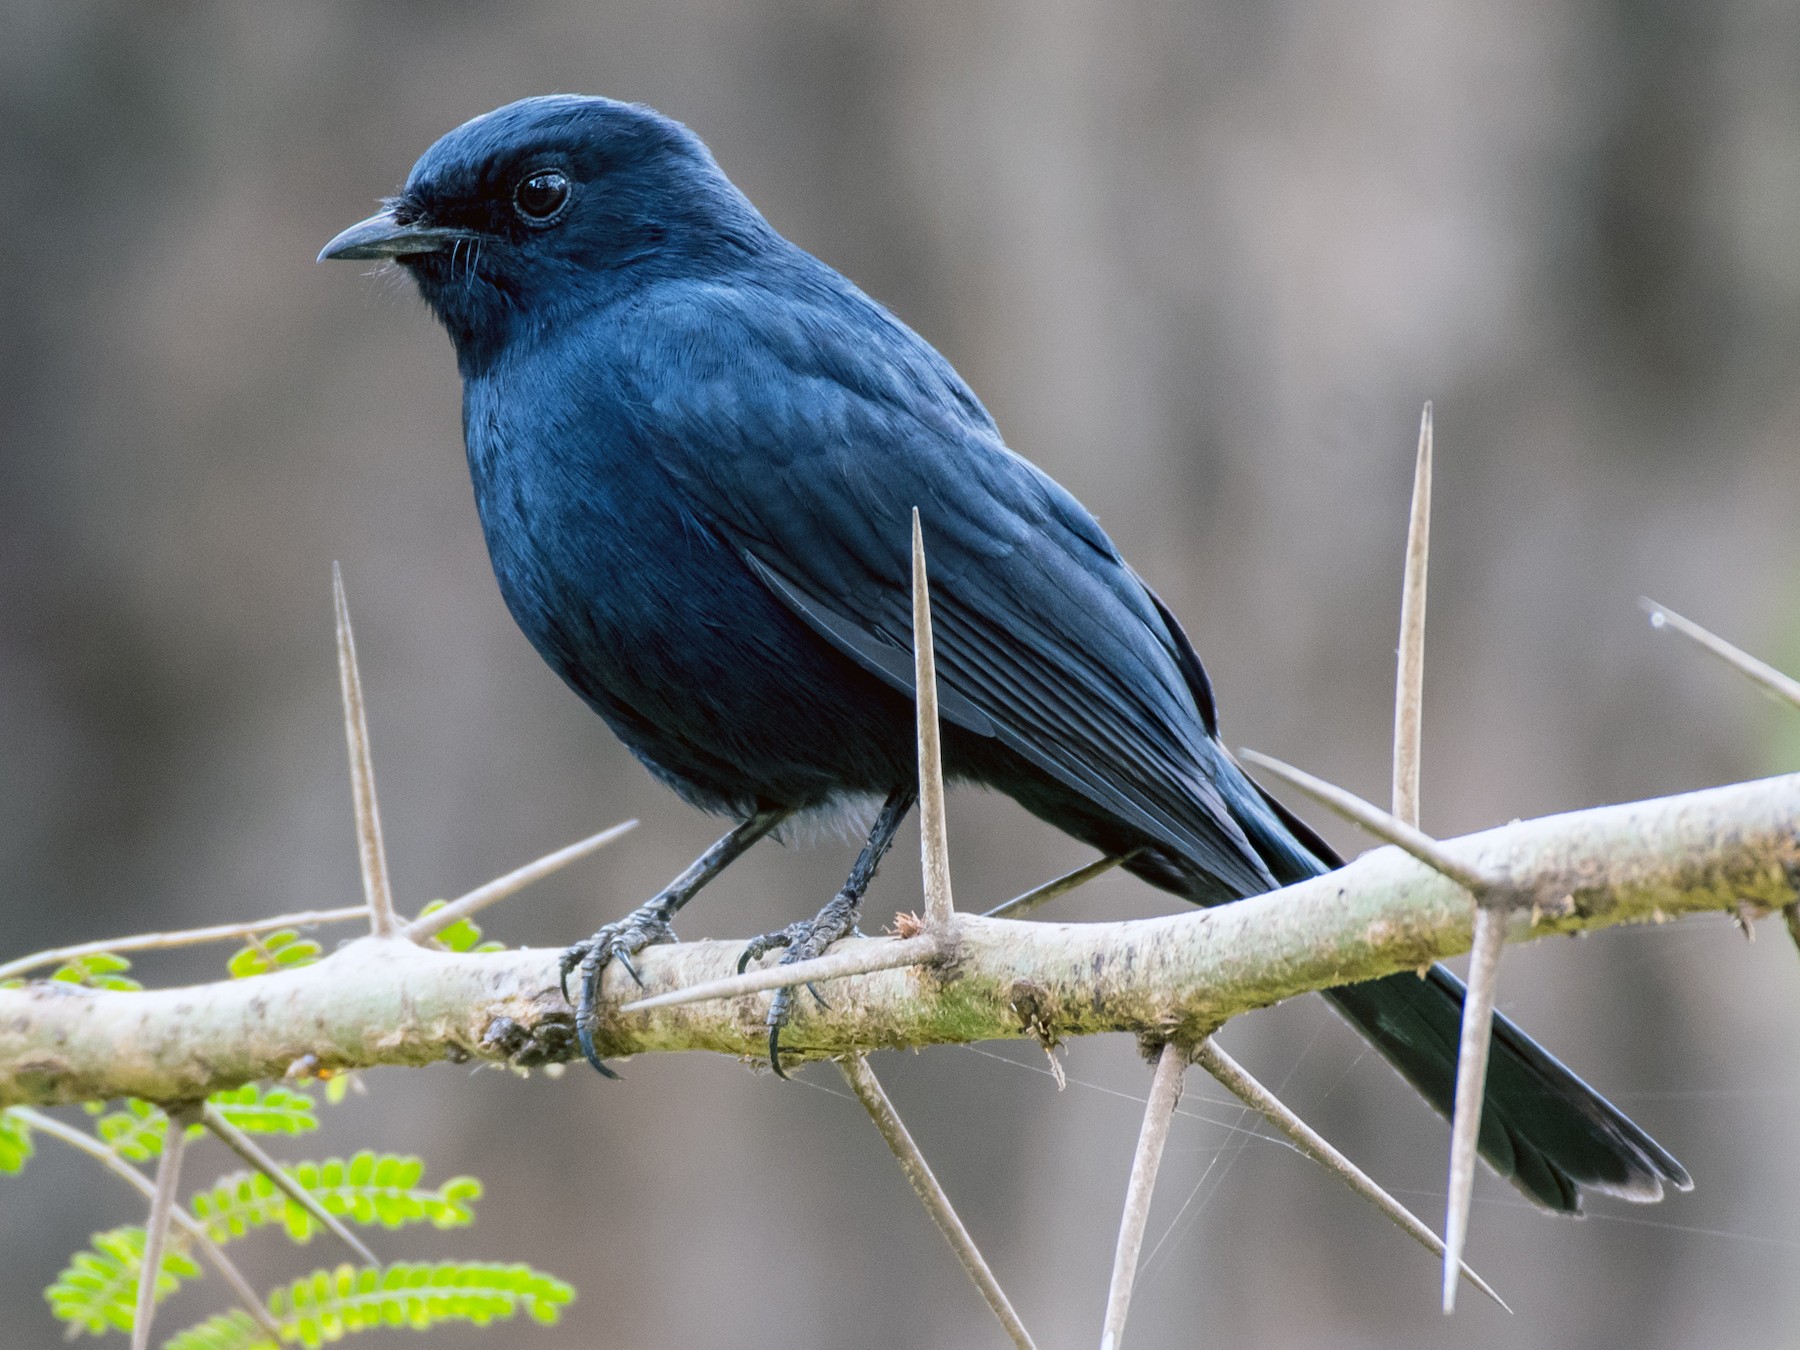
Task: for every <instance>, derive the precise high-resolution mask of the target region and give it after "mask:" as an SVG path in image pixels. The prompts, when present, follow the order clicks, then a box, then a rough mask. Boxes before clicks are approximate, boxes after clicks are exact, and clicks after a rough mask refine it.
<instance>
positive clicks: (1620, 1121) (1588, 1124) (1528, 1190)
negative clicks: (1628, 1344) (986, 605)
mask: <svg viewBox="0 0 1800 1350" xmlns="http://www.w3.org/2000/svg"><path fill="white" fill-rule="evenodd" d="M1257 791H1259V792H1260V789H1257ZM1261 795H1262V797H1263V800H1264V801H1266V802H1267V803H1268V804H1269V806H1270V808H1271V809H1272V810H1273V812H1274V813H1275V815H1276V817H1277V818H1278V819H1279V821H1280V823H1281V824H1282V825H1283V826H1285V827H1286V831H1285V834H1286V836H1287V837H1285V838H1268V839H1256V840H1254V842H1256V843H1257V845H1258V847H1259V851H1261V852H1263V853H1264V856H1265V860H1266V861H1267V862H1268V863H1269V866H1270V870H1271V871H1272V872H1274V874H1275V876H1276V877H1277V879H1278V880H1280V881H1281V882H1282V884H1283V885H1288V884H1291V883H1293V882H1296V881H1301V880H1304V879H1306V878H1307V877H1310V876H1317V875H1319V874H1321V873H1323V872H1327V871H1330V870H1331V869H1333V868H1336V867H1341V866H1342V865H1343V860H1342V859H1341V858H1340V857H1339V856H1338V855H1337V853H1336V852H1335V851H1334V850H1333V849H1332V848H1331V846H1330V845H1329V844H1327V843H1325V841H1324V840H1322V839H1320V838H1319V836H1318V835H1317V834H1315V833H1314V832H1313V831H1312V830H1311V829H1310V828H1309V827H1308V826H1307V825H1306V824H1305V822H1303V821H1301V820H1300V819H1299V818H1298V817H1296V816H1295V815H1293V814H1292V813H1291V812H1290V811H1288V810H1287V809H1286V808H1285V807H1283V806H1282V805H1281V804H1280V803H1279V802H1277V801H1275V799H1274V798H1272V797H1270V796H1269V795H1268V794H1267V793H1262V794H1261ZM1296 844H1298V845H1299V847H1295V845H1296ZM1139 863H1140V860H1139V859H1133V860H1132V862H1130V863H1127V864H1126V866H1127V867H1132V868H1133V870H1136V871H1138V872H1139V873H1140V875H1143V876H1144V877H1145V879H1146V880H1148V881H1151V882H1152V883H1154V884H1156V885H1159V886H1162V887H1165V888H1167V889H1171V890H1176V891H1177V892H1182V891H1183V890H1184V887H1183V885H1182V884H1181V883H1182V877H1181V875H1180V872H1179V870H1178V869H1176V868H1172V867H1171V866H1170V865H1169V860H1168V859H1167V857H1166V856H1160V857H1145V858H1143V859H1142V862H1141V865H1138V866H1134V864H1139ZM1193 887H1194V889H1195V890H1196V892H1200V891H1205V892H1206V894H1205V896H1204V900H1206V901H1209V900H1211V899H1212V898H1214V896H1215V894H1216V889H1215V888H1216V883H1212V882H1210V881H1208V882H1200V881H1199V880H1198V879H1196V881H1195V882H1194V883H1193ZM1190 898H1193V899H1196V900H1202V899H1203V897H1202V895H1201V894H1199V893H1196V894H1195V895H1193V896H1191V897H1190ZM1203 902H1204V901H1203ZM1325 997H1326V998H1327V999H1329V1000H1330V1001H1331V1004H1332V1006H1333V1007H1335V1008H1336V1009H1337V1010H1338V1012H1340V1013H1341V1014H1343V1016H1344V1018H1345V1019H1346V1020H1347V1021H1348V1022H1349V1023H1350V1024H1351V1025H1352V1026H1353V1027H1355V1028H1356V1029H1357V1031H1359V1032H1360V1033H1361V1034H1362V1035H1363V1036H1364V1037H1365V1038H1366V1039H1367V1040H1368V1041H1369V1043H1370V1044H1371V1045H1373V1046H1374V1047H1375V1048H1376V1049H1377V1050H1379V1051H1380V1052H1381V1054H1382V1057H1383V1058H1385V1059H1386V1060H1387V1062H1388V1063H1389V1064H1391V1065H1393V1066H1394V1068H1395V1069H1397V1070H1399V1072H1400V1075H1401V1077H1403V1078H1405V1079H1406V1081H1407V1082H1409V1083H1411V1084H1412V1085H1413V1087H1414V1088H1416V1089H1417V1090H1418V1092H1419V1094H1420V1095H1421V1096H1423V1097H1424V1098H1425V1100H1426V1101H1428V1102H1430V1103H1431V1105H1432V1106H1433V1107H1434V1108H1435V1109H1436V1110H1437V1112H1438V1114H1440V1115H1442V1116H1444V1117H1445V1118H1448V1117H1449V1115H1450V1113H1451V1106H1452V1103H1453V1101H1454V1099H1455V1093H1456V1056H1457V1047H1458V1044H1459V1042H1460V1038H1461V1031H1462V1003H1463V984H1462V981H1461V980H1459V979H1457V978H1456V976H1454V975H1452V974H1451V973H1450V972H1449V971H1448V970H1446V969H1445V968H1444V967H1443V966H1437V965H1434V966H1432V967H1431V969H1430V970H1429V971H1427V972H1426V973H1425V975H1424V976H1423V977H1420V976H1418V975H1415V974H1412V973H1411V972H1405V973H1402V974H1398V975H1390V976H1388V977H1387V978H1385V979H1380V980H1371V981H1369V982H1368V983H1366V984H1353V985H1347V986H1345V987H1343V988H1339V989H1331V990H1327V991H1326V992H1325ZM1480 1151H1481V1156H1482V1157H1483V1158H1485V1159H1486V1160H1487V1162H1488V1165H1489V1166H1490V1167H1492V1168H1493V1169H1494V1170H1495V1171H1496V1172H1498V1173H1499V1174H1500V1175H1501V1176H1503V1177H1505V1178H1506V1179H1507V1180H1508V1181H1510V1182H1512V1183H1513V1185H1515V1186H1517V1187H1518V1188H1519V1189H1520V1190H1521V1191H1523V1192H1524V1193H1525V1194H1526V1195H1528V1196H1530V1197H1531V1198H1532V1199H1533V1200H1535V1201H1537V1202H1538V1203H1539V1204H1540V1205H1543V1206H1545V1207H1546V1208H1548V1209H1552V1210H1557V1211H1560V1212H1562V1213H1569V1214H1573V1213H1578V1212H1579V1211H1580V1209H1581V1195H1582V1192H1583V1191H1584V1190H1594V1191H1600V1192H1603V1193H1605V1194H1608V1195H1617V1196H1621V1197H1623V1198H1625V1199H1627V1200H1636V1201H1652V1200H1658V1199H1660V1198H1661V1197H1662V1193H1663V1186H1664V1184H1665V1183H1666V1184H1668V1185H1672V1186H1674V1187H1675V1188H1676V1189H1678V1190H1687V1189H1689V1188H1690V1187H1691V1186H1692V1185H1693V1182H1692V1181H1691V1180H1690V1178H1689V1177H1688V1174H1687V1170H1686V1169H1685V1168H1684V1167H1682V1165H1681V1164H1680V1163H1679V1162H1677V1161H1676V1160H1675V1159H1674V1158H1673V1157H1671V1156H1670V1155H1669V1153H1668V1151H1667V1150H1666V1149H1664V1148H1663V1147H1662V1146H1661V1145H1660V1144H1658V1143H1657V1142H1656V1141H1655V1140H1654V1139H1652V1138H1651V1137H1650V1136H1649V1135H1648V1134H1646V1133H1645V1132H1644V1131H1643V1130H1641V1129H1640V1128H1638V1126H1637V1125H1635V1124H1633V1123H1632V1122H1631V1120H1630V1119H1628V1118H1627V1117H1626V1116H1625V1114H1624V1113H1623V1112H1622V1111H1620V1110H1619V1109H1618V1108H1617V1107H1616V1106H1614V1105H1613V1104H1612V1103H1611V1102H1609V1101H1607V1100H1606V1099H1605V1098H1604V1097H1602V1096H1601V1095H1600V1094H1599V1093H1598V1092H1596V1091H1594V1089H1593V1088H1591V1087H1589V1086H1588V1085H1587V1084H1586V1083H1584V1082H1582V1081H1581V1079H1580V1078H1578V1077H1576V1076H1575V1074H1574V1073H1572V1072H1571V1071H1570V1070H1569V1069H1568V1068H1567V1067H1566V1066H1564V1065H1563V1064H1562V1062H1561V1061H1560V1060H1558V1059H1557V1058H1556V1057H1555V1056H1554V1055H1552V1054H1551V1053H1550V1052H1549V1051H1548V1050H1546V1049H1544V1047H1543V1046H1541V1045H1539V1044H1538V1043H1537V1042H1536V1041H1534V1040H1532V1039H1531V1037H1529V1036H1527V1035H1526V1034H1525V1032H1524V1031H1522V1030H1520V1028H1519V1027H1518V1026H1517V1025H1516V1024H1515V1023H1513V1022H1512V1021H1511V1020H1510V1019H1508V1018H1506V1017H1503V1016H1502V1015H1501V1014H1499V1013H1497V1012H1496V1013H1495V1014H1494V1032H1493V1048H1492V1050H1491V1051H1490V1053H1489V1059H1488V1073H1487V1093H1486V1104H1485V1106H1484V1108H1483V1111H1482V1118H1481V1135H1480Z"/></svg>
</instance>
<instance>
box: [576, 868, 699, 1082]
mask: <svg viewBox="0 0 1800 1350" xmlns="http://www.w3.org/2000/svg"><path fill="white" fill-rule="evenodd" d="M673 941H675V929H674V928H673V927H672V926H671V925H670V923H669V915H668V913H667V911H665V910H664V909H663V908H662V907H661V906H659V905H657V904H655V903H654V902H652V903H651V904H648V905H644V906H642V907H641V908H639V909H635V910H633V911H632V912H631V913H630V914H627V915H626V916H625V917H624V918H623V919H620V920H618V921H617V922H615V923H609V924H606V925H605V926H604V927H602V928H601V929H600V931H599V932H597V933H595V934H594V935H593V936H592V937H591V938H587V939H584V940H583V941H581V942H577V943H576V944H575V945H574V946H572V947H570V948H568V949H567V950H566V951H564V952H563V954H562V960H561V961H560V962H559V963H558V966H557V970H558V983H559V984H560V985H561V987H562V996H563V998H564V1000H565V1001H568V1002H573V1003H575V1005H576V1006H575V1036H576V1039H578V1040H579V1041H580V1042H581V1053H582V1054H584V1055H586V1056H587V1062H588V1063H589V1064H592V1065H593V1066H594V1067H595V1068H596V1069H598V1070H599V1071H600V1072H601V1073H602V1074H604V1075H605V1076H606V1077H608V1078H617V1077H618V1076H619V1075H618V1074H616V1073H614V1072H613V1071H612V1070H611V1069H609V1068H607V1067H606V1065H605V1064H604V1063H603V1062H602V1061H601V1059H600V1056H599V1054H598V1053H596V1052H595V1050H594V1016H595V1009H596V1008H597V1007H598V1005H599V999H600V976H601V974H602V972H604V971H605V969H606V963H607V962H608V961H617V962H618V963H619V964H620V965H621V966H623V967H624V968H625V973H626V974H627V975H629V976H631V978H632V979H634V980H636V981H637V985H638V988H640V989H642V988H643V987H644V977H643V976H642V975H640V974H638V968H637V966H636V964H635V963H634V962H633V961H632V959H631V958H632V957H633V956H635V955H637V954H638V953H639V952H641V951H642V950H643V949H644V948H646V947H651V946H654V945H656V944H657V943H659V942H673ZM577 970H579V971H580V972H581V989H580V998H579V1001H577V1000H574V999H570V998H569V976H570V975H572V974H574V973H575V972H576V971H577Z"/></svg>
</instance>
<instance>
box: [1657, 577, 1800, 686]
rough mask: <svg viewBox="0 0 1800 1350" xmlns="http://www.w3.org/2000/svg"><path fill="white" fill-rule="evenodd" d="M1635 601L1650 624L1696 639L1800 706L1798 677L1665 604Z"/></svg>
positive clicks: (1720, 657) (1730, 663)
mask: <svg viewBox="0 0 1800 1350" xmlns="http://www.w3.org/2000/svg"><path fill="white" fill-rule="evenodd" d="M1638 605H1639V607H1640V608H1642V609H1643V611H1644V612H1645V613H1646V614H1648V615H1649V616H1650V626H1651V627H1652V628H1672V629H1674V630H1675V631H1676V632H1677V633H1680V634H1681V635H1682V636H1683V637H1684V638H1687V639H1689V640H1690V641H1693V642H1696V643H1698V644H1699V645H1700V646H1702V647H1704V648H1705V649H1706V650H1707V651H1709V652H1711V653H1712V654H1713V655H1714V656H1716V657H1718V658H1719V659H1720V660H1721V661H1723V662H1724V663H1725V664H1726V665H1728V666H1730V667H1731V668H1732V669H1733V670H1736V671H1737V672H1738V673H1739V674H1741V675H1745V676H1748V677H1749V678H1750V679H1752V680H1754V681H1755V682H1756V683H1757V684H1758V685H1760V686H1762V689H1763V691H1764V692H1765V693H1767V694H1769V695H1771V696H1773V697H1774V698H1775V699H1777V700H1779V701H1780V702H1782V703H1786V704H1788V705H1789V706H1790V707H1795V708H1800V680H1796V679H1794V678H1793V677H1792V676H1790V675H1786V674H1783V673H1782V672H1781V671H1779V670H1777V669H1775V667H1774V666H1772V665H1770V664H1769V663H1768V662H1766V661H1759V660H1757V659H1756V658H1755V657H1754V656H1752V655H1750V653H1749V652H1747V651H1744V650H1742V649H1741V648H1738V647H1734V646H1732V645H1731V644H1730V643H1729V642H1727V641H1726V640H1725V639H1724V638H1722V637H1719V636H1718V635H1717V634H1715V633H1709V632H1708V631H1707V630H1706V629H1704V628H1702V627H1701V626H1700V625H1699V624H1697V623H1695V622H1694V621H1693V620H1691V619H1684V618H1682V617H1681V615H1679V614H1677V613H1676V612H1675V611H1674V610H1672V609H1670V608H1668V607H1667V606H1666V605H1659V604H1657V603H1656V601H1654V600H1651V599H1648V598H1646V597H1642V596H1640V597H1639V598H1638Z"/></svg>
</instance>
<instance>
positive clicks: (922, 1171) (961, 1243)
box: [789, 967, 1033, 1350]
mask: <svg viewBox="0 0 1800 1350" xmlns="http://www.w3.org/2000/svg"><path fill="white" fill-rule="evenodd" d="M789 969H792V967H789ZM838 1068H839V1069H841V1070H842V1071H843V1074H844V1081H845V1082H847V1083H848V1084H849V1085H850V1090H851V1091H852V1092H854V1093H855V1094H856V1100H857V1101H859V1102H861V1103H862V1105H863V1110H865V1111H867V1112H868V1113H869V1119H870V1120H872V1121H874V1122H875V1128H876V1129H878V1130H880V1131H881V1137H882V1139H883V1140H885V1141H886V1142H887V1146H888V1148H889V1149H890V1150H892V1152H893V1154H894V1157H895V1159H896V1160H897V1161H898V1162H899V1164H900V1170H901V1171H903V1172H905V1173H906V1179H907V1181H908V1182H910V1183H911V1184H912V1188H913V1191H914V1193H916V1194H917V1195H918V1197H919V1200H920V1201H921V1202H922V1203H923V1204H924V1206H925V1211H926V1213H928V1214H930V1215H931V1219H932V1222H933V1223H935V1224H937V1226H938V1231H939V1232H940V1233H942V1234H943V1235H944V1240H945V1241H946V1242H948V1243H949V1244H950V1250H951V1251H953V1252H955V1253H956V1259H957V1260H958V1261H960V1262H961V1263H962V1268H963V1269H964V1270H965V1271H967V1272H968V1275H969V1278H970V1279H971V1280H973V1281H974V1282H975V1287H976V1288H977V1289H979V1290H980V1291H981V1296H982V1298H984V1299H986V1300H987V1305H988V1307H989V1308H991V1309H992V1310H993V1313H994V1316H995V1317H997V1318H999V1319H1000V1325H1001V1326H1002V1327H1003V1328H1005V1330H1006V1334H1007V1335H1008V1336H1009V1337H1011V1338H1012V1343H1013V1344H1014V1345H1016V1346H1019V1347H1021V1350H1031V1347H1032V1345H1033V1342H1032V1339H1031V1333H1030V1332H1028V1331H1026V1330H1025V1324H1024V1323H1023V1322H1022V1321H1020V1320H1019V1314H1018V1313H1017V1312H1015V1311H1014V1310H1013V1305H1012V1301H1011V1300H1010V1299H1008V1298H1007V1297H1006V1291H1005V1290H1004V1289H1002V1288H1001V1287H1000V1282H999V1281H998V1280H996V1279H995V1278H994V1272H993V1270H992V1269H991V1268H990V1267H989V1266H988V1263H987V1260H986V1258H984V1257H983V1256H982V1254H981V1249H980V1248H979V1247H977V1246H976V1245H975V1239H974V1238H972V1237H970V1236H969V1230H968V1229H967V1228H965V1227H963V1221H962V1220H961V1219H960V1218H958V1217H957V1213H956V1208H955V1206H953V1205H952V1204H951V1203H950V1197H949V1196H948V1195H946V1194H945V1193H944V1188H943V1187H942V1186H941V1185H939V1184H938V1179H937V1176H936V1174H934V1173H933V1172H932V1170H931V1165H930V1164H929V1163H927V1162H926V1161H925V1155H924V1154H923V1153H921V1152H920V1151H919V1146H918V1144H916V1143H915V1142H914V1141H913V1137H912V1132H911V1131H910V1130H908V1129H907V1128H906V1122H905V1121H903V1120H901V1119H900V1113H899V1112H897V1111H896V1110H894V1103H893V1102H892V1101H891V1100H889V1098H888V1095H887V1091H886V1090H885V1089H884V1088H883V1087H882V1086H881V1080H880V1079H878V1078H876V1077H875V1071H874V1070H873V1069H871V1068H870V1067H869V1061H868V1058H867V1057H866V1056H863V1055H848V1056H846V1057H845V1058H843V1059H841V1060H839V1061H838Z"/></svg>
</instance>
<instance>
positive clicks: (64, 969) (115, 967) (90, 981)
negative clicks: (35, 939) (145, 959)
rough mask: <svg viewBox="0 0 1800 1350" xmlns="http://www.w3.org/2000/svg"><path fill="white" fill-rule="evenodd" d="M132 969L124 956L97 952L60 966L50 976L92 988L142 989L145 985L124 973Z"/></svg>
mask: <svg viewBox="0 0 1800 1350" xmlns="http://www.w3.org/2000/svg"><path fill="white" fill-rule="evenodd" d="M130 969H131V962H129V961H127V960H126V959H125V958H124V957H122V956H118V955H115V954H114V953H112V952H95V953H94V954H93V955H92V956H78V957H76V958H75V959H74V960H73V961H70V962H69V963H68V964H67V965H63V966H58V967H57V968H56V970H55V972H54V973H53V974H52V975H51V976H50V978H51V979H53V980H61V981H63V982H64V983H65V984H84V985H86V986H87V987H88V988H90V989H119V990H134V989H142V988H143V987H144V986H143V985H141V984H139V983H138V982H137V981H136V980H134V979H132V978H131V977H130V976H128V975H125V974H123V973H122V972H124V971H127V970H130Z"/></svg>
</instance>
